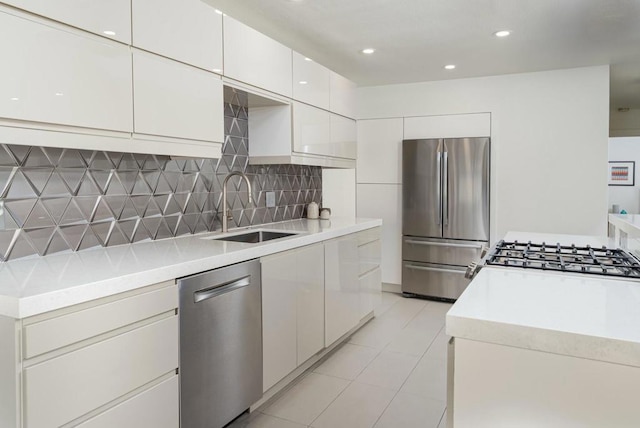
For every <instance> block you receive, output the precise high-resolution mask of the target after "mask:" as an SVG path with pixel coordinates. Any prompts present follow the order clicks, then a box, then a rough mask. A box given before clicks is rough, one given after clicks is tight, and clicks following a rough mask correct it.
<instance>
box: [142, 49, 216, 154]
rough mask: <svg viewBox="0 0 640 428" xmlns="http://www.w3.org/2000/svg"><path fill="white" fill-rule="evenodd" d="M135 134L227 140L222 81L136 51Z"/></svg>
mask: <svg viewBox="0 0 640 428" xmlns="http://www.w3.org/2000/svg"><path fill="white" fill-rule="evenodd" d="M133 82H134V112H135V128H134V131H135V132H137V133H140V134H150V135H160V136H165V137H176V138H187V139H192V140H203V141H217V142H222V141H224V117H223V107H224V104H223V95H222V80H221V79H220V78H219V77H218V76H217V75H215V74H213V73H210V72H208V71H204V70H201V69H198V68H195V67H191V66H188V65H185V64H182V63H179V62H176V61H172V60H169V59H166V58H162V57H159V56H157V55H153V54H149V53H146V52H142V51H139V50H134V51H133Z"/></svg>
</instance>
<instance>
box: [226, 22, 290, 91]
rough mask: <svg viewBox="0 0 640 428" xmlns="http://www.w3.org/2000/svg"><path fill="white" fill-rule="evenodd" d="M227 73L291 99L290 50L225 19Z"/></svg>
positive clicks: (239, 23)
mask: <svg viewBox="0 0 640 428" xmlns="http://www.w3.org/2000/svg"><path fill="white" fill-rule="evenodd" d="M223 20H224V25H223V28H224V74H225V76H227V77H230V78H232V79H236V80H239V81H241V82H244V83H248V84H250V85H253V86H257V87H259V88H263V89H266V90H268V91H271V92H275V93H277V94H281V95H284V96H286V97H291V82H292V80H291V79H292V74H291V71H292V70H291V68H292V65H291V52H292V51H291V49H289V48H288V47H286V46H285V45H283V44H281V43H278V42H276V41H275V40H273V39H271V38H269V37H267V36H265V35H264V34H262V33H260V32H258V31H256V30H254V29H253V28H251V27H248V26H246V25H244V24H242V23H241V22H239V21H236V20H235V19H233V18H230V17H228V16H225V17H224V18H223Z"/></svg>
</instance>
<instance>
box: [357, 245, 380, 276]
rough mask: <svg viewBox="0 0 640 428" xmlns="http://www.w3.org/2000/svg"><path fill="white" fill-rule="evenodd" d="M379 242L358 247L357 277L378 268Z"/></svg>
mask: <svg viewBox="0 0 640 428" xmlns="http://www.w3.org/2000/svg"><path fill="white" fill-rule="evenodd" d="M380 251H381V247H380V240H377V241H372V242H369V243H367V244H364V245H361V246H359V247H358V275H359V276H362V275H364V274H365V273H367V272H369V271H371V270H373V269H375V268H377V267H379V266H380Z"/></svg>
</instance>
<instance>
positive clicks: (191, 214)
mask: <svg viewBox="0 0 640 428" xmlns="http://www.w3.org/2000/svg"><path fill="white" fill-rule="evenodd" d="M224 114H225V141H224V145H223V146H222V156H221V158H220V159H171V158H169V157H167V156H159V155H144V154H132V153H115V152H102V151H88V150H74V149H58V148H48V147H38V146H17V145H10V144H0V261H6V260H11V259H16V258H20V257H27V256H33V255H46V254H51V253H55V252H62V251H78V250H83V249H87V248H92V247H96V246H111V245H122V244H128V243H133V242H138V241H143V240H152V239H162V238H169V237H175V236H179V235H186V234H193V233H200V232H207V231H214V230H219V229H220V228H221V217H220V214H221V211H222V209H221V207H220V204H221V203H222V182H223V181H224V178H225V177H226V175H227V174H228V173H229V172H230V171H242V172H244V173H245V174H247V176H248V177H249V180H250V181H251V186H252V188H253V197H254V203H255V205H247V196H248V195H247V190H246V188H245V186H244V184H241V182H240V180H239V179H237V178H233V179H232V180H231V182H230V183H229V185H228V186H229V188H228V195H227V196H228V201H227V203H228V209H230V210H231V213H232V215H233V222H232V223H230V227H233V226H251V225H257V224H264V223H272V222H277V221H283V220H291V219H296V218H301V217H303V216H304V214H305V207H306V205H307V204H309V203H310V202H317V203H318V204H320V203H321V202H322V169H321V168H320V167H314V166H302V165H249V155H248V153H249V152H248V147H249V135H248V129H249V126H248V109H247V105H246V97H243V96H242V94H241V93H236V94H235V96H234V99H233V100H232V102H230V103H225V109H224ZM269 191H272V192H275V199H276V206H275V207H273V208H267V207H266V202H265V199H266V197H265V193H266V192H269Z"/></svg>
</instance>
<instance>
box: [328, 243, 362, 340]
mask: <svg viewBox="0 0 640 428" xmlns="http://www.w3.org/2000/svg"><path fill="white" fill-rule="evenodd" d="M357 245H358V240H357V238H356V236H355V234H354V235H348V236H346V237H343V238H338V239H333V240H331V241H326V242H325V243H324V260H325V266H324V269H325V270H324V272H325V345H326V346H327V347H328V346H330V345H331V344H333V343H334V342H335V341H336V340H338V339H339V338H340V337H342V336H343V335H344V334H346V333H347V332H348V331H349V330H351V329H352V328H354V327H355V326H356V325H358V323H359V322H360V288H359V287H360V286H359V282H358V246H357Z"/></svg>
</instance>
